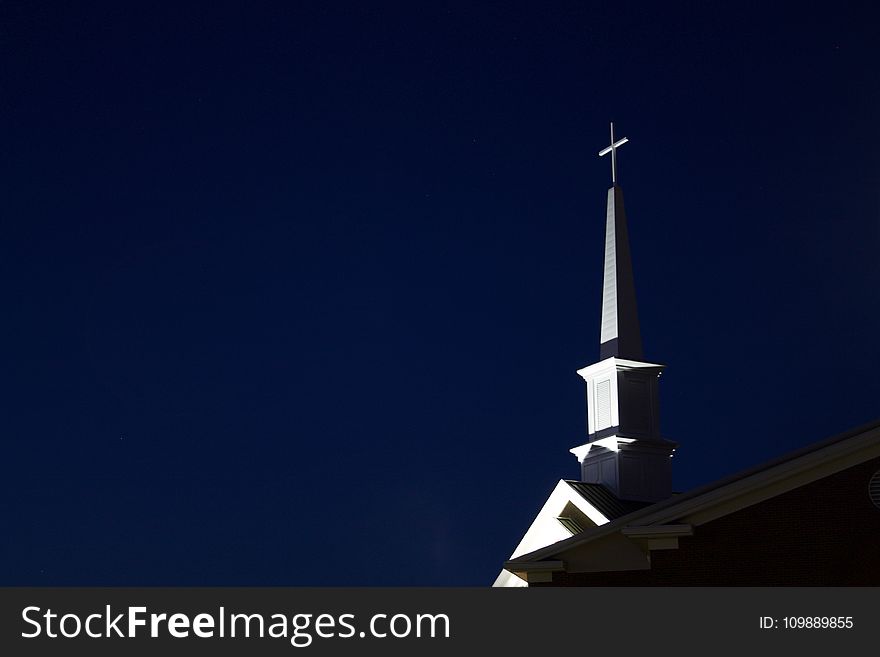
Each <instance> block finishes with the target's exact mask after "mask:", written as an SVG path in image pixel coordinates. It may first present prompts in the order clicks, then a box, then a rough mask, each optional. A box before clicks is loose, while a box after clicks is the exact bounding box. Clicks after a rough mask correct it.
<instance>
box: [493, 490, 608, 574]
mask: <svg viewBox="0 0 880 657" xmlns="http://www.w3.org/2000/svg"><path fill="white" fill-rule="evenodd" d="M569 503H571V504H573V505H574V506H575V507H577V508H578V509H579V510H580V511H581V512H582V513H583V514H584V515H585V516H587V518H589V519H590V521H591V522H593V523H594V524H595V525H597V526H598V525H604V524H605V523H607V522H608V518H606V517H605V516H604V515H603V514H602V513H601V512H600V511H599V510H598V509H597V508H596V507H594V506H593V505H592V504H590V503H589V502H587V500H585V499H584V498H583V497H581V496H580V495H579V494H578V493H577V491H575V490H574V489H573V488H572V487H571V486H569V485H568V484H567V483H566V482H565V481H564V480H560V481H559V483H558V484H556V487H555V488H554V489H553V492H552V493H550V497H549V498H547V501H546V502H545V503H544V506H543V507H541V510H540V511H538V515H537V516H535V519H534V521H532V524H531V525H530V526H529V528H528V530H526V533H525V535H524V536H523V537H522V540H521V541H520V542H519V544H518V545H517V546H516V549H514V551H513V554H511V555H510V558H511V559H515V558H516V557H518V556H521V555H523V554H528V553H529V552H534V551H535V550H540V549H541V548H544V547H547V546H548V545H553V544H554V543H557V542H559V541H562V540H564V539H566V538H570V537H571V532H569V531H568V530H567V529H566V528H565V527H564V526H563V525H562V523H560V522H559V521H558V520H557V517H558V516H560V515H561V514H562V510H563V509H564V508H565V507H566V505H567V504H569ZM585 529H586V528H585ZM492 586H493V587H517V586H528V584H526V583H525V582H524V581H523V580H522V579H520V578H519V577H517V576H516V575H513V574H512V573H510V572H508V571H506V570H502V571H501V572H500V573H499V575H498V577H497V578H496V579H495V583H494V584H492Z"/></svg>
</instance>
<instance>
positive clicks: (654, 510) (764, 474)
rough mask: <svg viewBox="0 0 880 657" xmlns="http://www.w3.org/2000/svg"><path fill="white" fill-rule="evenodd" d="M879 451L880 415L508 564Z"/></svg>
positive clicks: (512, 567) (718, 508)
mask: <svg viewBox="0 0 880 657" xmlns="http://www.w3.org/2000/svg"><path fill="white" fill-rule="evenodd" d="M878 456H880V420H877V421H874V422H872V423H870V424H867V425H863V426H861V427H858V428H856V429H852V430H850V431H847V432H844V433H841V434H838V435H836V436H832V437H831V438H828V439H826V440H824V441H820V442H817V443H814V444H812V445H808V446H807V447H804V448H802V449H799V450H796V451H794V452H790V453H788V454H785V455H783V456H780V457H778V458H776V459H773V460H771V461H768V462H766V463H764V464H762V465H759V466H756V467H753V468H749V469H747V470H744V471H742V472H739V473H737V474H734V475H731V476H729V477H725V478H722V479H719V480H718V481H715V482H713V483H710V484H708V485H706V486H702V487H699V488H696V489H694V490H691V491H688V492H686V493H682V494H680V495H677V496H674V497H671V498H669V499H666V500H663V501H661V502H656V503H654V504H650V505H648V506H645V507H643V508H641V509H636V510H635V511H633V512H631V513H628V514H626V515H623V516H618V517H616V518H615V519H613V520H611V522H609V523H607V524H604V525H601V526H599V527H593V528H590V529H588V530H586V531H584V532H581V533H579V534H575V535H574V536H571V537H570V538H567V539H564V540H562V541H559V542H557V543H554V544H552V545H548V546H547V547H545V548H541V549H539V550H535V551H533V552H530V553H528V554H523V555H520V556H519V557H517V558H515V559H510V560H509V561H507V562H506V563H505V564H504V567H505V569H507V570H509V571H511V572H514V571H516V570H517V569H518V566H524V565H526V564H534V563H535V562H538V561H544V560H551V559H555V558H557V557H558V555H560V554H561V553H563V552H569V551H571V550H572V549H575V548H580V547H582V546H586V545H587V544H588V543H590V542H591V541H594V540H596V539H598V538H601V537H603V536H608V535H609V534H613V533H615V532H623V530H625V529H629V530H630V531H629V532H627V533H631V532H632V528H634V527H640V528H644V527H653V528H656V529H659V528H660V527H661V526H664V525H667V526H668V525H674V527H681V526H682V525H681V524H679V523H681V522H683V521H689V522H691V523H692V524H696V525H699V524H702V523H704V522H708V521H709V520H712V519H714V518H716V517H719V516H723V515H727V514H729V513H732V512H733V511H736V510H739V509H741V508H744V507H746V506H750V505H751V504H755V503H757V502H759V501H762V500H764V499H768V498H770V497H774V496H776V495H779V494H781V493H783V492H786V491H788V490H792V489H794V488H797V487H799V486H803V485H804V484H806V483H809V482H811V481H815V480H817V479H821V478H822V477H826V476H829V475H830V474H833V473H835V472H839V471H840V470H844V469H846V468H848V467H851V466H853V465H856V464H858V463H862V462H864V461H867V460H869V459H871V458H875V457H878ZM570 483H571V482H570ZM575 483H577V482H575ZM578 492H580V491H578ZM670 529H673V527H670Z"/></svg>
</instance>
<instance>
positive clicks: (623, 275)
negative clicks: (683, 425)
mask: <svg viewBox="0 0 880 657" xmlns="http://www.w3.org/2000/svg"><path fill="white" fill-rule="evenodd" d="M627 141H629V140H628V139H627V138H625V137H624V138H623V139H621V140H619V141H615V140H614V124H613V123H612V124H611V145H610V146H608V147H607V148H605V149H603V150H602V151H600V152H599V155H600V156H601V155H605V154H607V153H610V154H611V181H612V186H611V188H610V189H609V190H608V205H607V211H606V216H605V275H604V282H603V288H602V326H601V333H600V338H599V343H600V344H599V357H600V361H599V362H598V363H595V364H593V365H590V366H588V367H585V368H583V369H581V370H578V374H580V375H581V377H582V378H583V379H584V381H585V382H586V384H587V441H588V442H587V443H585V444H583V445H580V446H579V447H575V448H574V449H572V450H571V452H572V453H573V454H574V455H575V456H576V457H577V458H578V460H579V461H580V462H581V480H582V481H585V482H589V483H600V484H603V485H605V486H606V487H607V488H609V489H610V490H611V491H612V492H613V493H614V494H615V495H617V497H619V498H621V499H632V500H643V501H656V500H660V499H663V498H665V497H668V496H669V495H670V494H671V490H672V476H671V469H670V463H669V461H670V458H671V456H672V452H673V451H674V449H675V447H676V444H675V443H673V442H671V441H669V440H666V439H664V438H662V437H661V435H660V414H659V410H660V408H659V407H660V404H659V396H658V379H659V376H660V373H661V372H662V371H663V368H664V366H663V365H660V364H657V363H649V362H645V361H643V355H642V337H641V331H640V329H639V317H638V311H637V308H636V293H635V284H634V281H633V272H632V258H631V255H630V248H629V233H628V229H627V223H626V213H625V212H624V208H623V191H622V190H621V188H620V186H619V185H618V184H617V149H618V148H619V147H620V146H622V145H623V144H625V143H626V142H627Z"/></svg>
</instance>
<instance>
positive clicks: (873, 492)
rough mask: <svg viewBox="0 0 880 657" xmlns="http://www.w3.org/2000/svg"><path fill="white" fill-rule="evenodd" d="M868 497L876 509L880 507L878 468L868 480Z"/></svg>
mask: <svg viewBox="0 0 880 657" xmlns="http://www.w3.org/2000/svg"><path fill="white" fill-rule="evenodd" d="M868 497H870V498H871V502H873V503H874V506H876V507H877V508H878V509H880V470H878V471H877V472H875V473H874V476H873V477H871V481H870V482H868Z"/></svg>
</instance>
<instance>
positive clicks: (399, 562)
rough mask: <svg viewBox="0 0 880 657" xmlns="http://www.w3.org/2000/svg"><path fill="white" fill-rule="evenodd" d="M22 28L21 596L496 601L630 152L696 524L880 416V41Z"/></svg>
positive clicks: (757, 25) (6, 126)
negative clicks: (718, 494) (492, 591)
mask: <svg viewBox="0 0 880 657" xmlns="http://www.w3.org/2000/svg"><path fill="white" fill-rule="evenodd" d="M856 7H857V5H855V4H852V3H845V4H844V5H840V4H837V3H824V6H823V5H821V4H820V5H812V4H811V5H809V11H807V5H801V6H800V7H799V11H798V13H793V12H791V11H787V10H783V9H781V8H779V7H775V6H773V4H772V3H771V4H770V5H768V4H767V3H754V4H746V3H735V4H731V5H729V6H727V7H720V6H717V5H716V3H692V4H691V3H688V4H670V3H645V5H644V6H642V5H638V4H636V5H632V4H630V5H626V4H620V3H607V2H606V3H581V2H577V3H576V2H554V3H527V4H519V3H472V2H461V3H458V2H438V3H400V4H399V5H395V4H391V3H382V4H381V5H378V6H374V7H368V6H365V3H339V4H336V3H308V4H307V3H287V2H278V3H208V4H205V3H202V6H201V7H196V6H195V5H189V4H183V3H167V4H164V5H162V6H157V3H141V4H135V3H118V2H114V3H88V4H87V5H77V6H74V5H73V4H71V3H56V4H53V3H42V4H36V3H19V2H5V3H3V4H2V5H0V14H2V16H0V53H2V66H0V85H2V88H0V119H2V142H0V153H2V160H0V161H2V171H0V192H2V197H0V221H2V233H0V293H2V296H0V299H2V305H3V312H2V317H3V320H2V322H0V331H2V340H3V344H4V345H5V349H4V350H3V359H2V368H0V372H2V376H0V381H2V391H0V392H2V395H0V447H2V458H0V468H2V483H0V493H2V495H0V533H2V535H3V540H2V541H0V583H2V584H29V585H44V584H46V585H49V584H130V585H139V584H192V585H194V584H257V585H262V584H283V585H348V584H355V585H361V584H375V585H417V584H422V585H446V584H456V585H485V584H489V583H491V581H492V580H493V579H494V577H495V575H496V574H497V572H498V569H499V567H500V565H501V563H502V562H503V561H504V559H505V558H506V557H507V556H508V555H509V553H510V552H511V550H512V549H513V547H514V546H515V544H516V542H517V541H518V540H519V538H520V537H521V535H522V533H523V532H524V530H525V529H526V527H527V526H528V523H529V522H530V521H531V519H532V517H533V516H534V514H535V513H536V512H537V510H538V508H539V507H540V505H541V504H542V503H543V502H544V500H545V498H546V495H547V493H548V492H549V491H550V489H551V488H552V486H553V485H554V484H555V482H556V481H557V480H558V479H559V478H562V477H566V478H574V477H576V476H577V472H578V468H577V462H576V460H575V458H574V457H573V456H572V455H570V454H569V453H568V449H569V448H570V447H572V446H574V445H577V444H579V443H580V442H582V441H583V439H584V433H585V416H584V413H585V409H584V390H583V382H582V381H581V380H580V379H579V377H578V376H577V375H576V374H575V370H576V369H578V368H579V367H582V366H584V365H587V364H589V363H591V362H594V361H595V360H597V358H598V334H599V312H600V297H601V282H602V281H601V278H602V248H603V236H604V225H603V223H604V215H605V207H604V204H605V194H606V189H607V187H608V184H609V165H608V162H607V161H606V158H603V159H601V160H600V159H599V158H598V157H597V156H596V153H597V151H598V150H599V149H601V148H602V147H604V146H605V145H606V144H607V139H608V135H607V132H608V121H609V120H614V121H615V122H616V125H617V128H618V131H619V134H620V135H621V136H627V137H629V138H630V140H631V143H630V144H627V146H625V147H624V148H623V149H622V150H621V151H620V162H619V166H620V182H621V184H622V186H623V189H624V191H625V194H626V202H627V213H628V216H629V224H630V235H631V240H632V248H633V257H634V268H635V276H636V288H637V293H638V297H639V304H640V315H641V320H642V334H643V337H644V342H645V352H646V357H647V358H649V359H653V360H657V361H660V362H665V363H667V364H668V366H669V368H668V370H667V372H666V373H665V374H664V377H663V381H662V386H661V391H662V392H661V394H662V417H663V420H662V423H663V430H664V433H665V434H666V435H667V436H668V437H669V438H672V439H674V440H677V441H678V442H679V443H680V448H679V450H678V452H677V454H676V458H675V460H674V482H675V487H676V488H677V489H679V490H684V489H687V488H690V487H693V486H695V485H698V484H702V483H706V482H709V481H711V480H713V479H716V478H718V477H720V476H722V475H725V474H729V473H731V472H734V471H736V470H739V469H742V468H745V467H748V466H751V465H753V464H756V463H758V462H761V461H763V460H766V459H769V458H771V457H774V456H776V455H779V454H782V453H784V452H786V451H788V450H791V449H795V448H798V447H801V446H804V445H806V444H808V443H810V442H813V441H815V440H818V439H821V438H824V437H826V436H828V435H831V434H834V433H838V432H841V431H843V430H846V429H849V428H851V427H853V426H855V425H858V424H861V423H863V422H866V421H869V420H873V419H875V418H876V417H877V416H880V403H878V398H880V396H878V389H880V385H878V378H877V364H878V362H880V345H878V340H877V335H878V333H880V306H878V290H880V262H878V260H880V259H878V253H880V249H878V247H880V185H878V180H880V128H878V125H880V124H878V122H877V117H878V116H880V82H878V76H877V71H876V63H877V61H878V60H880V52H878V50H880V48H878V43H880V41H878V33H877V25H878V23H880V15H878V11H877V10H876V9H873V8H869V7H870V6H869V5H868V4H865V5H864V7H865V8H864V9H859V8H856Z"/></svg>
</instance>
